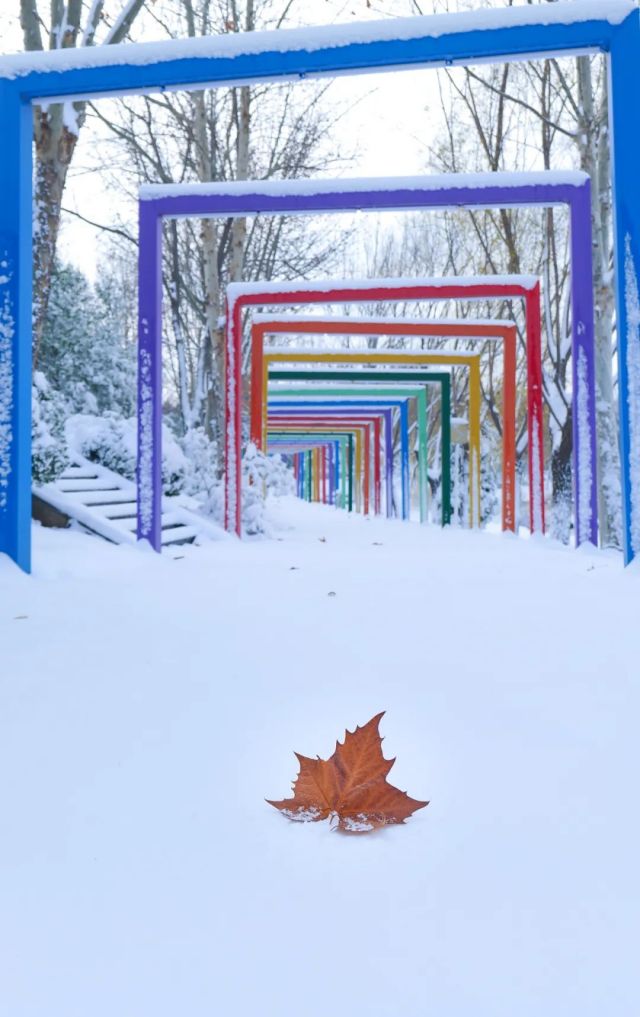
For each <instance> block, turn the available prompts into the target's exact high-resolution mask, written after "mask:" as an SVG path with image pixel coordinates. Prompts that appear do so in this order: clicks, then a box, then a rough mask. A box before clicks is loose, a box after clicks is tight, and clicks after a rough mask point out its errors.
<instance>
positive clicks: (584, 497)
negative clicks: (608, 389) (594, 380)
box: [576, 347, 593, 543]
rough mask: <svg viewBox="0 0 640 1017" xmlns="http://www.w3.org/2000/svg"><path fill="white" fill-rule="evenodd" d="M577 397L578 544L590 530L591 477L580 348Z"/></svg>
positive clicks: (585, 370)
mask: <svg viewBox="0 0 640 1017" xmlns="http://www.w3.org/2000/svg"><path fill="white" fill-rule="evenodd" d="M577 380H578V397H577V400H576V407H577V414H578V435H577V440H578V462H579V464H580V468H579V469H578V470H577V471H576V473H577V476H576V496H577V499H578V514H577V515H578V519H579V521H580V532H579V533H578V535H577V538H578V543H580V542H581V540H582V539H586V537H585V538H583V534H588V533H589V530H590V528H591V485H592V482H593V477H592V474H591V443H590V440H589V381H588V367H587V355H586V353H585V352H584V349H583V348H582V347H581V348H580V351H579V353H578V363H577Z"/></svg>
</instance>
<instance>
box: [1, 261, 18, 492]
mask: <svg viewBox="0 0 640 1017" xmlns="http://www.w3.org/2000/svg"><path fill="white" fill-rule="evenodd" d="M10 281H11V273H10V271H9V263H8V261H7V255H5V257H4V258H2V260H0V509H4V508H6V505H7V497H8V492H9V477H10V476H11V446H12V443H13V421H12V417H13V384H14V379H13V338H14V332H15V322H14V319H13V314H12V304H11V296H10V292H9V283H10Z"/></svg>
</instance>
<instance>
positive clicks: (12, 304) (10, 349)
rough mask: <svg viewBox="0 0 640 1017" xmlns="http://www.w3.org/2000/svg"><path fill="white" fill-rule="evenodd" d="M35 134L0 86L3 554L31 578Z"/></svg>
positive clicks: (27, 109)
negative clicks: (33, 187)
mask: <svg viewBox="0 0 640 1017" xmlns="http://www.w3.org/2000/svg"><path fill="white" fill-rule="evenodd" d="M32 130H33V128H32V113H31V106H30V105H29V103H25V102H22V101H21V99H20V95H19V93H18V91H17V90H16V89H15V88H13V87H11V85H10V84H9V83H7V82H5V81H3V80H1V79H0V137H1V138H2V139H3V146H2V156H1V157H0V195H1V196H2V198H1V200H0V552H3V551H4V552H5V553H6V554H8V555H9V557H10V558H12V559H13V560H14V561H15V562H16V564H17V565H19V566H20V568H21V569H23V570H24V571H25V572H30V571H31V413H32V410H31V271H32V269H31V136H32ZM27 223H28V224H29V228H28V229H27V228H25V224H27Z"/></svg>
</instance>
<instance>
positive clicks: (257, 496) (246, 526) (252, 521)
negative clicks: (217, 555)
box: [193, 443, 295, 536]
mask: <svg viewBox="0 0 640 1017" xmlns="http://www.w3.org/2000/svg"><path fill="white" fill-rule="evenodd" d="M294 492H295V481H294V478H293V471H292V470H291V468H290V467H289V466H287V464H286V463H285V461H284V459H282V457H281V456H267V455H265V454H264V453H263V452H259V451H258V449H257V448H256V447H255V445H253V444H252V443H250V444H249V445H248V446H247V449H246V451H245V453H244V456H243V458H242V529H243V532H244V533H246V534H248V535H249V536H256V535H258V534H260V533H268V531H269V521H268V512H267V505H266V498H267V496H268V495H270V494H272V495H282V494H293V493H294ZM193 493H194V494H195V492H193ZM201 510H202V511H203V512H204V513H205V514H206V515H209V516H211V517H212V518H213V519H215V520H216V522H218V523H220V525H223V522H224V484H223V482H222V481H221V480H216V481H215V482H214V483H212V484H211V486H210V489H209V491H208V492H207V494H206V497H205V499H204V501H203V503H202V505H201Z"/></svg>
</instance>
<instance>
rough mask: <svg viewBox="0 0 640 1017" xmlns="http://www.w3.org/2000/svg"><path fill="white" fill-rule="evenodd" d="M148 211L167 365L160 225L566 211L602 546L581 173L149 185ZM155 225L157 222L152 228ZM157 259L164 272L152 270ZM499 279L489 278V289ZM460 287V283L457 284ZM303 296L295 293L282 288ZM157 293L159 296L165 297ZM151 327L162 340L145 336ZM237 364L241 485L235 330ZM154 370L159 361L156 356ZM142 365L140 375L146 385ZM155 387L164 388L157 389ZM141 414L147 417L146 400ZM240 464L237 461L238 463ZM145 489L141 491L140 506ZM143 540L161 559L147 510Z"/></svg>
mask: <svg viewBox="0 0 640 1017" xmlns="http://www.w3.org/2000/svg"><path fill="white" fill-rule="evenodd" d="M139 197H140V204H141V206H146V207H147V209H148V211H147V212H145V213H144V216H143V214H142V211H141V215H140V220H141V227H142V223H143V221H144V224H145V227H146V228H145V236H144V237H143V236H142V233H141V237H140V253H139V265H140V273H139V275H140V297H139V300H140V324H139V328H140V348H141V349H142V348H143V339H144V340H146V342H145V346H144V348H145V349H147V350H148V349H149V345H148V344H149V343H152V344H155V351H156V352H155V357H157V359H158V360H159V359H160V351H161V342H162V329H161V307H160V314H159V313H158V306H159V305H160V304H161V278H160V270H159V265H160V262H161V249H160V241H158V242H157V243H156V246H155V248H154V249H153V250H152V253H151V254H150V253H149V252H148V251H147V249H146V245H147V244H148V243H149V240H148V236H149V235H150V234H151V232H152V229H151V218H152V217H154V216H155V217H156V219H157V220H158V221H160V220H161V219H162V218H163V217H165V216H166V217H172V218H188V217H191V218H194V217H195V218H198V217H207V216H209V217H225V218H227V217H229V216H248V215H256V214H262V215H284V214H300V213H305V212H318V213H327V212H339V211H355V210H371V211H372V210H382V209H425V208H457V207H462V208H472V207H478V206H482V207H498V208H510V207H518V206H527V205H541V206H544V207H548V206H550V205H558V204H566V205H568V206H569V209H570V218H571V262H572V267H571V307H572V368H573V407H572V414H573V466H574V469H573V474H574V500H575V518H576V542H577V544H581V543H583V542H585V541H590V542H591V543H593V544H595V545H596V546H597V543H598V500H597V458H596V447H597V438H596V409H595V351H594V323H593V318H594V307H593V270H592V254H591V249H592V231H591V185H590V180H589V177H588V176H587V175H586V174H585V173H581V172H575V171H572V172H548V171H546V172H542V173H478V174H449V175H442V176H422V177H406V178H402V179H385V178H381V179H362V180H358V179H351V180H342V181H339V182H337V181H335V180H294V181H278V182H268V181H267V182H265V181H246V182H241V183H224V184H181V185H164V184H159V185H148V186H146V187H142V188H141V189H140V195H139ZM147 217H148V219H147ZM153 258H155V261H156V263H157V264H156V265H155V266H154V265H153V263H152V259H153ZM490 278H491V277H490V276H488V277H487V280H489V279H490ZM452 281H453V280H452ZM287 285H289V288H293V289H295V284H291V283H290V284H286V283H283V284H282V288H283V289H284V288H285V287H286V286H287ZM156 291H157V292H156ZM143 322H146V323H147V325H145V326H144V327H145V328H148V329H149V332H150V333H151V329H152V327H153V326H155V327H154V331H153V333H152V334H147V335H144V336H143V335H142V332H143ZM227 336H228V344H227V350H226V357H227V447H228V450H229V452H228V455H229V457H230V460H229V461H228V462H227V473H229V472H231V473H233V474H234V477H233V478H231V479H233V480H234V481H235V480H236V479H237V476H238V475H239V470H240V452H241V447H240V446H241V443H240V429H239V419H240V407H239V399H240V397H241V393H240V392H238V391H236V388H237V376H236V372H235V371H234V370H232V367H233V365H234V364H235V361H236V358H237V357H238V354H239V349H240V344H241V336H239V335H235V329H234V323H233V321H231V322H229V323H228V329H227ZM151 365H152V367H155V360H154V358H153V357H151ZM143 366H144V365H142V364H141V370H140V375H141V376H142V367H143ZM151 379H152V388H153V391H152V394H151V398H152V399H153V400H154V408H153V412H152V414H151V418H152V419H153V421H154V425H153V426H152V427H151V428H149V429H148V430H147V432H146V434H151V436H152V441H153V442H154V444H153V447H152V449H151V452H150V461H151V467H150V469H149V470H145V471H144V472H143V474H142V476H143V479H144V478H146V477H147V476H148V477H150V478H151V489H150V492H149V493H150V497H151V503H152V506H151V510H150V511H148V512H147V514H146V517H147V520H148V519H155V517H156V515H158V516H159V511H158V510H157V509H156V506H155V503H156V502H158V503H159V502H160V500H161V483H160V475H161V464H160V462H158V460H159V459H160V456H161V453H160V450H159V445H158V444H156V442H157V441H159V434H160V432H159V429H158V428H156V426H155V416H156V415H160V414H161V401H162V400H161V390H160V387H159V385H157V379H156V376H155V375H154V374H152V375H151ZM154 383H155V387H153V386H154ZM139 412H142V392H141V395H140V402H139ZM231 458H232V459H233V462H232V461H231ZM227 489H228V490H232V491H233V492H234V497H235V496H236V495H235V492H236V491H237V489H238V485H237V483H235V482H234V483H231V482H230V478H229V476H228V477H227ZM143 493H144V494H146V493H147V492H143V490H142V489H140V490H139V492H138V498H139V505H140V496H141V494H143ZM138 537H139V538H140V539H148V540H150V542H151V544H152V546H154V547H155V548H156V550H160V540H159V522H158V532H156V531H154V530H153V529H151V530H149V529H148V528H145V526H144V525H143V521H142V513H141V511H140V509H139V516H138Z"/></svg>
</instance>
